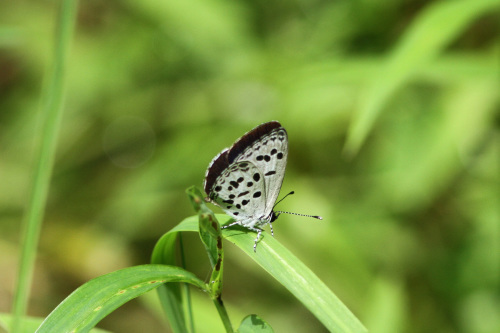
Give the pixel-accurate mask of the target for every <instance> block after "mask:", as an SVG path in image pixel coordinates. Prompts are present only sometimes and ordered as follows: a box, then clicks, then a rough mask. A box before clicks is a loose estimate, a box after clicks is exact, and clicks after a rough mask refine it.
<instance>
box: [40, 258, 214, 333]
mask: <svg viewBox="0 0 500 333" xmlns="http://www.w3.org/2000/svg"><path fill="white" fill-rule="evenodd" d="M167 282H184V283H189V284H192V285H194V286H196V287H198V288H200V289H202V290H205V283H204V282H203V281H201V280H200V279H198V278H197V277H196V276H195V275H194V274H192V273H190V272H188V271H186V270H184V269H182V268H179V267H172V266H165V265H142V266H134V267H129V268H125V269H122V270H119V271H116V272H113V273H109V274H106V275H103V276H100V277H98V278H95V279H93V280H90V281H89V282H87V283H85V284H84V285H82V286H81V287H79V288H78V289H76V290H75V291H74V292H73V293H71V295H69V296H68V297H67V298H66V299H65V300H64V301H63V302H62V303H61V304H59V305H58V306H57V308H55V309H54V311H52V312H51V313H50V315H49V316H48V317H47V318H46V319H45V321H44V322H43V323H42V325H41V326H40V327H39V328H38V330H37V332H76V331H88V330H90V329H91V328H92V327H94V326H95V325H96V324H97V323H98V322H99V321H100V320H101V319H102V318H104V317H106V316H107V315H108V314H109V313H111V312H112V311H113V310H115V309H116V308H118V307H120V306H121V305H122V304H124V303H125V302H128V301H129V300H131V299H133V298H136V297H137V296H140V295H142V294H144V293H145V292H147V291H150V290H152V289H155V288H157V287H159V286H161V285H162V284H164V283H167Z"/></svg>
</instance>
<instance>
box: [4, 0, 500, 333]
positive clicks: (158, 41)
mask: <svg viewBox="0 0 500 333" xmlns="http://www.w3.org/2000/svg"><path fill="white" fill-rule="evenodd" d="M57 9H58V2H57V1H15V2H14V1H8V2H6V1H3V2H1V3H0V253H1V254H2V255H0V271H1V272H2V273H1V274H0V311H1V312H8V311H10V307H11V302H12V297H13V289H14V285H15V279H16V270H17V268H16V267H17V260H18V255H19V239H20V232H21V228H20V226H21V221H22V216H23V210H24V208H25V206H26V202H27V198H28V189H29V187H30V182H31V178H30V176H31V173H32V171H31V170H32V168H33V160H34V156H33V149H34V147H35V146H36V145H35V143H36V142H37V140H38V139H39V138H37V136H36V134H37V133H39V125H40V124H39V123H40V121H39V119H40V115H39V114H40V91H41V87H42V84H43V80H44V76H45V74H46V72H47V70H48V64H49V63H50V61H51V56H52V48H53V44H54V41H53V37H54V29H55V22H56V17H57ZM499 42H500V3H499V1H486V0H478V1H471V0H470V1H417V0H410V1H401V0H389V1H383V2H381V1H367V0H360V1H320V0H315V1H289V2H287V1H263V0H258V1H223V0H204V1H202V0H171V1H152V0H143V1H121V2H119V1H103V0H86V1H80V4H79V10H78V20H77V26H76V29H75V35H74V39H73V43H72V47H71V54H70V57H69V63H68V73H67V74H68V76H67V81H66V82H67V89H66V93H67V94H66V98H65V105H64V118H63V121H62V127H61V133H60V136H59V141H58V148H57V159H56V163H55V170H54V173H53V178H52V183H51V189H50V194H49V198H48V204H47V209H46V215H45V219H44V226H43V229H42V235H41V242H40V246H39V253H38V257H37V263H36V269H35V276H34V284H33V290H32V295H31V302H30V308H29V314H30V315H32V316H40V317H45V316H46V315H47V314H48V313H49V312H50V311H51V310H52V309H53V308H54V307H55V306H57V304H58V303H59V302H61V301H62V300H63V299H64V298H65V297H66V296H67V295H68V294H69V293H70V292H71V291H73V290H74V289H75V288H77V287H78V286H79V285H81V284H83V283H84V282H86V281H88V280H89V279H91V278H93V277H96V276H99V275H102V274H105V273H108V272H111V271H114V270H117V269H119V268H123V267H127V266H130V265H137V264H145V263H148V262H149V257H150V254H151V251H152V249H153V246H154V244H155V242H156V241H157V240H158V238H159V237H160V236H161V235H162V234H163V233H165V232H166V231H168V230H169V229H171V228H172V227H173V226H175V225H176V224H177V223H179V222H180V221H181V220H182V219H183V218H185V217H187V216H190V215H192V214H193V210H192V208H191V206H190V204H189V201H188V199H187V197H186V195H185V192H184V191H185V189H186V188H187V187H189V186H191V185H198V186H199V187H200V188H201V186H202V182H203V178H204V174H205V170H206V167H207V166H208V163H209V162H210V160H211V159H212V158H213V157H214V156H215V155H216V154H217V153H219V152H220V151H221V150H222V149H223V148H224V147H227V146H230V145H231V144H232V143H233V142H234V140H236V139H237V138H238V137H240V136H241V135H242V134H243V133H245V132H246V131H248V130H250V129H251V128H253V127H254V126H256V125H258V124H260V123H263V122H266V121H270V120H279V121H280V122H281V123H282V124H283V126H284V127H285V128H286V129H287V131H288V134H289V147H290V151H289V159H288V167H287V173H286V176H285V180H284V184H283V188H282V194H284V193H287V192H289V191H291V190H294V191H295V192H296V194H295V195H294V196H292V197H289V198H287V199H286V200H285V201H284V202H283V203H281V204H280V206H279V209H280V210H288V211H293V212H298V213H306V214H317V215H322V216H323V218H324V220H323V221H316V220H312V219H307V218H300V217H296V216H282V217H280V219H279V220H278V221H277V222H276V223H275V225H274V231H275V237H276V238H277V239H278V240H279V241H280V242H282V243H284V244H285V245H286V246H287V247H288V248H289V249H290V250H291V251H292V252H293V253H294V254H296V255H297V256H298V257H299V258H300V259H301V260H302V261H303V262H304V263H305V264H306V265H308V266H309V267H310V268H311V269H312V270H313V271H314V272H315V273H316V274H317V275H318V276H319V277H320V278H321V279H322V280H323V281H324V282H325V283H326V284H327V285H328V286H329V287H330V288H331V289H332V290H333V291H334V292H335V293H336V294H337V295H338V297H339V298H340V299H341V300H342V301H343V302H344V303H345V304H346V305H347V306H348V307H349V308H350V309H351V311H353V312H354V313H355V315H356V316H357V317H358V318H360V320H361V321H362V322H363V323H364V324H365V326H366V327H367V328H368V329H369V330H370V331H372V332H492V333H493V332H498V331H500V318H499V315H498V314H499V309H500V296H499V292H498V291H499V276H500V273H499V263H500V258H499V257H500V256H499V253H500V246H499V239H500V227H499V220H500V212H499V210H500V204H499V203H500V201H499V194H500V193H499V189H500V181H499V174H500V135H499V130H498V129H499V123H500V121H499V119H500V118H499V110H500V85H499V81H500V71H499V59H500V47H499ZM358 148H359V149H358ZM184 241H185V244H186V246H187V248H188V253H187V256H188V258H187V261H188V267H187V268H188V269H189V270H192V271H194V272H195V273H196V274H197V275H198V276H199V277H200V278H202V279H203V278H208V276H209V265H208V260H207V256H206V254H205V253H204V250H203V248H202V246H201V245H200V241H199V239H198V238H197V235H188V236H186V237H185V238H184ZM225 245H226V259H227V262H226V265H225V268H226V271H225V284H224V293H223V299H224V302H225V304H226V306H227V307H228V311H229V314H230V316H231V318H232V320H233V325H235V326H237V324H238V323H239V321H240V320H241V319H242V318H243V316H244V315H246V314H250V313H257V314H259V315H260V316H262V317H263V318H264V319H266V320H267V321H268V322H269V323H270V324H271V325H272V326H273V327H274V329H275V330H276V331H277V332H323V331H325V329H324V328H323V327H322V326H321V324H320V323H319V322H318V321H317V320H316V319H315V318H314V317H313V316H312V315H311V314H309V313H308V312H307V310H306V309H305V308H304V307H303V306H302V305H301V304H300V303H299V302H298V301H297V300H296V299H295V298H293V296H291V295H290V294H288V293H287V291H286V290H285V289H284V288H283V287H282V286H281V285H279V284H278V283H277V282H276V281H274V280H273V279H272V278H271V277H270V276H268V275H267V274H266V273H265V272H263V271H262V270H261V269H260V268H259V267H258V266H257V265H256V264H255V263H254V262H253V261H252V260H251V259H250V258H248V257H246V256H245V255H243V254H242V253H241V252H240V251H239V250H238V249H237V248H235V247H233V246H232V245H231V244H230V243H229V242H225ZM193 298H194V307H195V320H196V324H197V325H198V327H199V332H214V331H220V330H221V329H222V326H221V324H220V319H219V318H218V316H217V313H216V311H215V309H214V307H213V305H212V304H211V302H210V300H208V299H206V296H205V295H203V294H201V293H199V292H197V291H193ZM99 327H101V328H104V329H109V330H112V331H116V332H138V331H143V332H144V331H147V332H164V331H165V330H168V325H167V324H166V323H165V321H164V320H163V319H162V315H161V313H160V310H159V306H158V304H157V301H156V295H155V294H154V293H150V294H148V295H145V296H142V297H140V298H139V299H137V300H134V301H132V302H129V303H127V304H126V305H125V306H124V307H122V308H120V309H119V310H118V311H116V312H114V313H113V314H111V315H110V316H109V317H108V318H106V319H105V320H104V321H102V322H101V323H100V325H99Z"/></svg>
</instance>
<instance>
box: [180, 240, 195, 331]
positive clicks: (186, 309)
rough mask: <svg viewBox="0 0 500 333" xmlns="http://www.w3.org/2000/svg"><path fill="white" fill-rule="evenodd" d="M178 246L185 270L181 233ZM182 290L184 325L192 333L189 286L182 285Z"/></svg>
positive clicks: (192, 323)
mask: <svg viewBox="0 0 500 333" xmlns="http://www.w3.org/2000/svg"><path fill="white" fill-rule="evenodd" d="M179 246H180V250H181V251H180V253H181V267H182V268H184V269H186V257H185V255H184V243H183V241H182V233H181V232H180V233H179ZM181 288H182V290H183V293H184V299H185V300H186V303H185V307H184V313H185V314H186V325H187V327H188V329H189V332H191V333H194V332H195V330H194V319H193V305H192V304H191V292H190V290H189V286H188V285H187V284H186V283H183V284H182V287H181Z"/></svg>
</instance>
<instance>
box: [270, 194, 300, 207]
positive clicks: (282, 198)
mask: <svg viewBox="0 0 500 333" xmlns="http://www.w3.org/2000/svg"><path fill="white" fill-rule="evenodd" d="M292 194H295V191H291V192H290V193H288V194H287V195H285V196H284V197H283V198H281V199H280V200H278V202H276V203H275V204H274V206H273V208H274V207H276V206H277V205H278V204H279V203H280V202H282V201H283V200H285V198H286V197H287V196H289V195H292Z"/></svg>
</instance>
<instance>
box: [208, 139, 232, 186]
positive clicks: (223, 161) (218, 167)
mask: <svg viewBox="0 0 500 333" xmlns="http://www.w3.org/2000/svg"><path fill="white" fill-rule="evenodd" d="M227 152H228V149H227V148H226V149H224V150H223V151H222V152H221V153H220V154H219V155H217V156H215V157H214V159H213V160H212V162H211V163H210V165H209V166H208V169H207V173H206V175H205V184H204V189H205V193H206V194H208V196H210V191H211V190H212V187H213V186H214V184H215V181H216V180H217V178H218V177H219V176H220V174H221V173H222V172H224V170H226V169H227V167H228V166H229V162H228V160H227Z"/></svg>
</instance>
